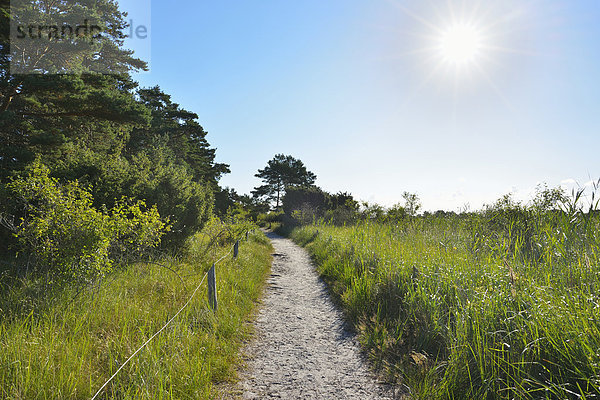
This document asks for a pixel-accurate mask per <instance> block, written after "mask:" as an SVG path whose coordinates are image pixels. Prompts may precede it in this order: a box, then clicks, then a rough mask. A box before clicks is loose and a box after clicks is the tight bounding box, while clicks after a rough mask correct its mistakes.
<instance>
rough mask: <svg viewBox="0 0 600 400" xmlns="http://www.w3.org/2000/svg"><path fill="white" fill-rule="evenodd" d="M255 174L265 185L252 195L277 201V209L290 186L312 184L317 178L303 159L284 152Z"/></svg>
mask: <svg viewBox="0 0 600 400" xmlns="http://www.w3.org/2000/svg"><path fill="white" fill-rule="evenodd" d="M254 176H256V177H257V178H261V179H262V180H263V183H264V185H262V186H258V187H255V188H254V190H253V191H252V195H253V196H254V197H255V198H257V199H266V200H268V201H270V202H273V201H275V209H277V208H279V203H280V200H281V197H282V196H283V195H284V194H285V191H286V190H287V189H288V188H289V187H294V186H299V187H302V186H311V185H312V184H314V183H315V180H316V179H317V176H316V175H315V174H313V173H312V172H310V171H308V170H307V169H306V167H305V166H304V163H303V162H302V161H300V160H298V159H296V158H294V157H292V156H286V155H284V154H276V155H275V157H273V158H272V159H271V160H269V162H268V163H267V166H266V167H265V168H264V169H259V170H258V173H257V174H256V175H254Z"/></svg>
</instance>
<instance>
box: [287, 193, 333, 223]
mask: <svg viewBox="0 0 600 400" xmlns="http://www.w3.org/2000/svg"><path fill="white" fill-rule="evenodd" d="M281 203H282V205H283V212H284V213H285V214H286V215H288V216H290V217H292V218H293V219H294V220H295V221H297V222H298V223H300V224H310V223H312V222H315V221H316V220H317V219H319V218H321V217H323V216H324V214H325V211H326V210H328V209H330V208H331V199H330V196H329V194H328V193H326V192H324V191H323V190H321V189H320V188H318V187H316V186H311V187H290V188H288V189H287V190H286V192H285V195H284V196H283V198H282V200H281Z"/></svg>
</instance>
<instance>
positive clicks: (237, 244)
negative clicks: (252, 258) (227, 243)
mask: <svg viewBox="0 0 600 400" xmlns="http://www.w3.org/2000/svg"><path fill="white" fill-rule="evenodd" d="M239 250H240V241H239V240H236V241H235V244H234V245H233V258H237V256H238V252H239Z"/></svg>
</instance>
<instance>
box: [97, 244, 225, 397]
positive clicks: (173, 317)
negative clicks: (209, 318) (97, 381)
mask: <svg viewBox="0 0 600 400" xmlns="http://www.w3.org/2000/svg"><path fill="white" fill-rule="evenodd" d="M232 251H233V247H231V249H229V251H228V252H227V254H225V255H224V256H223V257H221V258H219V259H218V260H217V261H215V263H214V265H217V264H218V263H219V262H221V261H222V260H223V259H225V257H227V256H228V255H229V254H231V252H232ZM207 275H208V271H207V272H206V273H205V274H204V277H202V280H201V281H200V283H199V284H198V286H197V287H196V289H195V290H194V293H192V295H191V296H190V298H189V299H188V301H187V302H186V303H185V304H184V305H183V307H181V308H180V309H179V311H177V313H176V314H175V315H173V316H172V317H171V319H170V320H168V321H167V323H166V324H164V325H163V327H162V328H160V329H159V330H158V332H156V333H155V334H154V335H152V337H150V339H148V340H146V342H144V344H143V345H141V346H140V347H139V348H138V349H137V350H136V351H135V352H134V353H133V354H132V355H130V356H129V358H128V359H127V360H125V362H124V363H123V364H121V366H120V367H119V369H117V370H116V371H115V373H114V374H113V375H112V376H111V377H110V378H109V379H108V380H107V381H106V382H104V385H102V387H101V388H100V389H98V391H97V392H96V394H95V395H94V396H93V397H92V399H91V400H94V399H95V398H96V397H97V396H98V395H99V394H100V392H102V389H104V388H105V387H106V385H108V384H109V383H110V381H112V380H113V378H114V377H115V376H117V374H118V373H119V371H121V370H122V369H123V367H125V365H127V363H128V362H129V361H130V360H131V359H132V358H133V357H135V355H136V354H137V353H139V352H140V351H141V350H142V349H143V348H144V347H146V345H147V344H148V343H150V341H151V340H152V339H154V338H155V337H156V336H158V334H159V333H161V332H162V331H163V330H164V329H165V328H166V327H167V326H169V324H170V323H171V322H172V321H173V320H174V319H175V318H176V317H177V316H178V315H179V314H180V313H181V312H182V311H183V310H184V309H185V308H186V307H187V305H188V304H190V301H192V299H193V298H194V296H195V295H196V292H197V291H198V289H200V286H202V283H204V280H205V279H206V276H207Z"/></svg>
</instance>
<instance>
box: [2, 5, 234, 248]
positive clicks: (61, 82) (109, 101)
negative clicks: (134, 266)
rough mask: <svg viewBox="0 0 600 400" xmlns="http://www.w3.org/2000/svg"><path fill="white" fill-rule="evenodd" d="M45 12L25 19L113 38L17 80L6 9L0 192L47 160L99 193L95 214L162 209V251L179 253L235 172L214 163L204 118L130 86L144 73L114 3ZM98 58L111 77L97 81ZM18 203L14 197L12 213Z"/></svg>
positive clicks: (5, 232) (64, 179)
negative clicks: (64, 21)
mask: <svg viewBox="0 0 600 400" xmlns="http://www.w3.org/2000/svg"><path fill="white" fill-rule="evenodd" d="M42 3H43V4H42ZM42 3H39V2H37V3H36V4H37V6H36V7H33V8H31V9H29V10H21V11H22V12H25V13H30V14H29V15H33V18H34V20H36V18H37V17H36V15H37V14H39V16H40V17H41V16H42V15H45V16H46V17H56V16H57V15H58V14H57V13H62V14H61V15H62V16H64V17H65V18H69V19H72V20H77V19H78V18H79V17H81V16H85V17H86V18H88V19H89V20H90V23H96V24H98V25H99V26H101V27H102V28H106V30H105V31H104V33H103V34H102V37H101V38H100V40H99V42H98V43H96V44H94V45H93V46H92V47H90V46H89V45H88V43H83V42H81V43H79V42H77V46H71V48H64V49H63V50H64V54H62V55H61V57H60V59H59V58H53V57H47V58H46V59H45V60H44V61H43V62H41V63H39V64H36V65H37V67H36V68H37V69H38V72H40V73H38V74H20V75H19V74H11V73H10V69H9V65H10V62H11V61H15V60H14V58H13V56H12V55H11V54H10V46H9V42H8V32H9V31H8V22H9V20H8V18H9V14H10V13H9V11H10V10H9V5H8V4H5V3H2V4H0V11H1V13H0V183H8V182H10V181H11V179H12V178H14V177H19V176H20V177H24V176H25V175H26V174H27V173H26V172H25V171H26V168H27V167H28V166H29V165H31V163H32V162H33V161H34V160H35V159H39V160H40V161H41V162H42V163H43V164H44V165H46V166H47V167H48V168H49V170H50V175H51V176H52V177H53V178H58V180H59V181H60V183H61V184H62V185H64V186H65V187H70V186H69V185H73V184H74V183H73V182H74V181H77V182H79V185H81V187H85V188H86V189H85V190H86V193H87V192H88V191H89V193H91V197H89V198H86V199H87V200H86V201H90V202H91V204H92V206H93V207H94V209H96V210H102V209H103V208H104V207H105V208H108V209H111V208H113V207H115V206H117V205H118V204H119V201H120V199H121V198H122V197H127V198H130V199H132V201H144V202H146V204H148V205H149V206H156V208H157V210H158V212H160V214H161V215H163V216H165V217H168V218H169V219H170V221H171V223H172V227H173V229H172V231H170V232H169V233H168V234H167V235H166V237H165V240H163V243H167V244H170V245H173V246H175V245H178V244H181V243H182V240H183V239H184V238H185V237H186V236H188V235H189V234H191V233H193V232H194V231H196V230H198V229H200V228H201V227H202V224H203V223H204V222H205V221H206V220H208V218H209V217H210V215H211V213H212V209H213V193H214V192H216V191H219V190H220V189H219V187H218V180H219V178H220V177H221V175H222V174H224V173H227V172H229V169H228V166H227V165H225V164H219V163H216V162H215V150H214V149H212V148H210V146H209V144H208V142H207V140H206V132H205V131H204V130H203V128H202V126H200V124H199V123H198V122H197V121H196V119H197V115H196V114H194V113H192V112H190V111H187V110H184V109H182V108H181V107H180V106H179V105H178V104H176V103H173V102H172V101H171V99H170V96H169V95H167V94H165V93H164V92H162V91H161V90H160V88H158V87H153V88H150V89H138V85H137V83H136V82H134V81H133V80H132V79H131V77H130V75H129V73H130V71H133V70H139V69H145V68H146V64H145V63H144V62H143V61H140V60H138V59H136V58H134V57H133V56H132V53H131V51H129V50H127V49H124V48H122V44H123V39H124V37H123V34H122V33H121V30H122V29H123V28H124V27H125V26H126V19H125V15H124V14H123V13H121V12H120V11H119V9H118V4H117V3H116V2H114V1H112V0H100V1H93V2H89V1H74V2H69V5H70V6H72V7H71V8H67V9H63V8H64V7H65V4H64V2H50V3H44V2H42ZM23 4H25V3H23ZM31 13H33V14H31ZM36 13H37V14H36ZM16 14H19V13H18V12H17V13H16ZM74 40H75V41H77V40H79V39H78V38H75V39H74ZM71 44H72V43H71ZM31 50H32V49H30V48H26V49H24V52H25V53H27V52H29V53H27V54H28V55H27V56H26V57H24V58H23V62H25V63H26V65H24V67H28V66H29V67H30V66H31V63H32V62H35V60H34V58H35V57H34V55H33V54H34V53H33V52H31ZM55 50H56V48H53V49H50V50H49V51H55ZM59 51H60V50H59ZM92 58H94V59H97V61H98V62H99V63H100V64H102V67H103V68H104V69H103V70H102V71H103V72H108V73H103V74H100V73H96V72H95V71H96V70H97V69H95V68H96V66H97V64H96V65H95V64H94V63H92V62H90V60H91V59H92ZM53 62H54V64H53ZM65 65H69V68H70V69H69V72H70V73H68V74H64V73H63V74H52V73H51V72H65V71H62V70H61V68H63V67H64V66H65ZM13 66H14V65H13ZM12 195H13V194H10V193H9V194H6V200H7V203H10V202H11V201H13V200H14V199H11V198H10V196H12ZM14 215H20V214H19V213H16V214H14ZM11 218H12V217H11V214H10V213H8V214H7V213H5V215H4V224H3V225H5V227H4V228H2V227H0V239H4V238H6V239H7V240H2V241H1V242H0V252H2V253H7V251H8V245H9V244H10V243H9V242H11V240H12V241H14V239H11V236H10V229H6V228H7V227H8V228H12V227H13V226H12V225H14V223H12V222H11V221H13V220H12V219H11ZM131 250H132V251H133V250H134V249H131Z"/></svg>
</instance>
